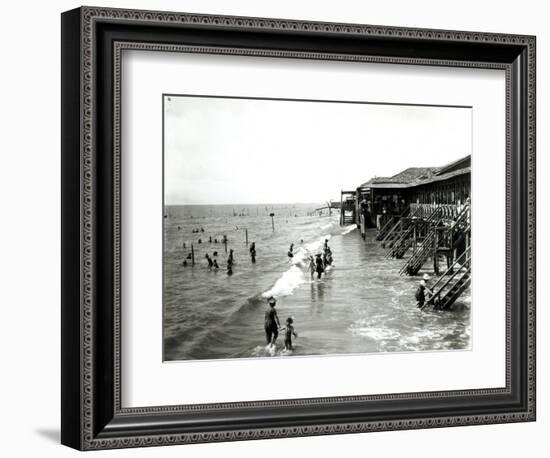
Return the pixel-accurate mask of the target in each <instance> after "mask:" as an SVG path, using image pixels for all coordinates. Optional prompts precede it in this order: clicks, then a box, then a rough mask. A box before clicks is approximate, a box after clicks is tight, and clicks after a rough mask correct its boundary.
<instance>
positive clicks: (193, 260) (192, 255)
mask: <svg viewBox="0 0 550 458" xmlns="http://www.w3.org/2000/svg"><path fill="white" fill-rule="evenodd" d="M191 265H192V266H194V265H195V248H194V247H193V244H191Z"/></svg>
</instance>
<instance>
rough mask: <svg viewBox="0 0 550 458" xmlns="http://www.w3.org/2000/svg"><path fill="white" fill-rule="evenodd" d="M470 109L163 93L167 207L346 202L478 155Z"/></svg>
mask: <svg viewBox="0 0 550 458" xmlns="http://www.w3.org/2000/svg"><path fill="white" fill-rule="evenodd" d="M471 116H472V110H471V108H467V107H433V106H428V107H427V106H410V105H381V104H368V103H358V104H357V103H345V102H337V103H329V102H319V101H313V102H310V101H286V100H265V99H259V100H250V99H241V98H211V97H197V96H174V95H170V96H164V183H165V188H164V193H165V203H166V204H167V205H182V204H238V203H242V204H254V203H309V202H324V201H327V200H329V199H332V200H340V191H341V190H353V189H355V188H357V187H358V186H359V185H360V184H361V183H364V182H365V181H368V180H369V179H370V178H372V177H373V176H391V175H394V174H396V173H398V172H400V171H401V170H403V169H406V168H408V167H438V166H441V165H444V164H446V163H448V162H451V161H454V160H456V159H459V158H461V157H464V156H466V155H468V154H471V145H472V118H471Z"/></svg>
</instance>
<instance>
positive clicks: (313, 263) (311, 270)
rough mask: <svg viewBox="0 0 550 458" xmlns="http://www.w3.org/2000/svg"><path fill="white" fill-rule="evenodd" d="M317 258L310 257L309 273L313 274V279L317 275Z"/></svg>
mask: <svg viewBox="0 0 550 458" xmlns="http://www.w3.org/2000/svg"><path fill="white" fill-rule="evenodd" d="M315 269H316V267H315V259H313V256H310V257H309V275H310V276H311V280H313V276H314V275H315Z"/></svg>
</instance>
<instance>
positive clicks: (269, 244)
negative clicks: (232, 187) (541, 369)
mask: <svg viewBox="0 0 550 458" xmlns="http://www.w3.org/2000/svg"><path fill="white" fill-rule="evenodd" d="M320 206H321V204H279V205H271V204H268V205H266V204H258V205H187V206H166V207H165V217H164V310H163V313H164V359H165V361H182V360H203V359H227V358H254V357H291V356H305V355H336V354H350V353H378V352H406V351H435V350H465V349H470V345H471V339H470V334H471V326H470V302H469V298H470V292H469V291H467V292H466V293H465V294H463V296H462V297H461V298H460V299H459V300H458V301H457V303H456V304H455V305H454V307H453V310H452V311H421V310H419V309H417V308H416V306H415V298H414V293H415V289H416V287H417V285H418V282H419V280H420V277H417V276H414V277H409V276H400V275H399V269H400V267H401V266H402V265H403V263H404V259H401V260H397V259H391V258H389V259H386V258H385V254H386V252H385V250H384V249H383V248H381V247H380V243H379V242H376V241H375V236H376V231H375V230H369V231H367V235H366V239H365V240H363V239H362V237H361V236H360V234H359V231H358V230H357V228H356V226H355V225H348V226H340V225H339V223H338V218H339V215H338V214H337V213H336V214H334V213H333V214H332V215H331V216H328V213H327V211H326V210H325V212H324V216H319V215H318V214H317V213H312V211H313V210H314V209H315V208H317V207H320ZM271 213H273V214H274V215H275V216H274V217H273V223H274V227H275V230H273V229H272V218H271V217H270V216H269V215H270V214H271ZM201 229H203V230H204V232H201ZM195 230H198V231H199V232H194V231H195ZM224 235H226V236H227V238H228V244H227V250H228V252H229V250H230V249H233V250H234V257H235V264H234V266H233V274H232V275H227V273H226V266H227V263H226V261H227V256H228V254H227V253H226V251H225V245H224V244H223V243H222V239H223V236H224ZM247 235H248V241H249V243H251V242H255V243H256V252H257V254H256V263H252V262H251V259H250V254H249V251H248V248H249V245H247V244H246V236H247ZM210 237H212V242H209V239H210ZM199 239H201V242H202V243H198V240H199ZM216 239H217V240H218V243H214V240H216ZM326 239H328V244H329V246H330V247H331V250H332V252H333V256H334V264H333V266H332V267H331V268H330V269H328V271H327V272H326V274H325V275H323V277H322V279H321V280H317V279H313V280H312V279H311V278H310V274H309V271H308V256H310V255H313V256H314V255H315V254H317V253H322V250H323V243H324V241H325V240H326ZM291 243H294V251H293V253H294V256H293V257H292V258H289V257H288V256H287V252H288V250H289V246H290V244H291ZM184 244H185V248H184ZM191 244H192V245H193V251H194V256H195V265H194V266H192V265H191V261H190V260H189V259H186V258H187V256H188V254H189V253H190V250H191ZM214 251H217V252H218V255H217V256H216V257H214V256H213V253H214ZM207 253H208V254H209V256H211V257H212V259H217V262H218V264H219V266H220V268H219V269H209V268H208V262H207V260H206V259H205V255H206V254H207ZM184 260H186V261H187V265H186V266H183V265H182V263H183V261H184ZM270 296H274V297H275V298H276V299H277V306H276V309H277V312H278V316H279V319H280V321H281V325H284V323H285V321H286V319H287V317H293V319H294V327H295V330H296V332H297V333H298V337H297V338H295V339H293V346H294V349H293V350H292V351H287V350H285V349H284V344H283V336H282V335H280V337H279V339H278V341H277V345H276V347H275V348H268V347H267V346H266V342H265V333H264V312H265V309H266V307H267V299H268V298H269V297H270Z"/></svg>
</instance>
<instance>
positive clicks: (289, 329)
mask: <svg viewBox="0 0 550 458" xmlns="http://www.w3.org/2000/svg"><path fill="white" fill-rule="evenodd" d="M292 323H294V319H293V318H292V317H291V316H289V317H288V318H287V319H286V326H285V327H284V330H285V349H286V350H292V336H294V337H298V334H297V333H296V331H295V330H294V326H292Z"/></svg>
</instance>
